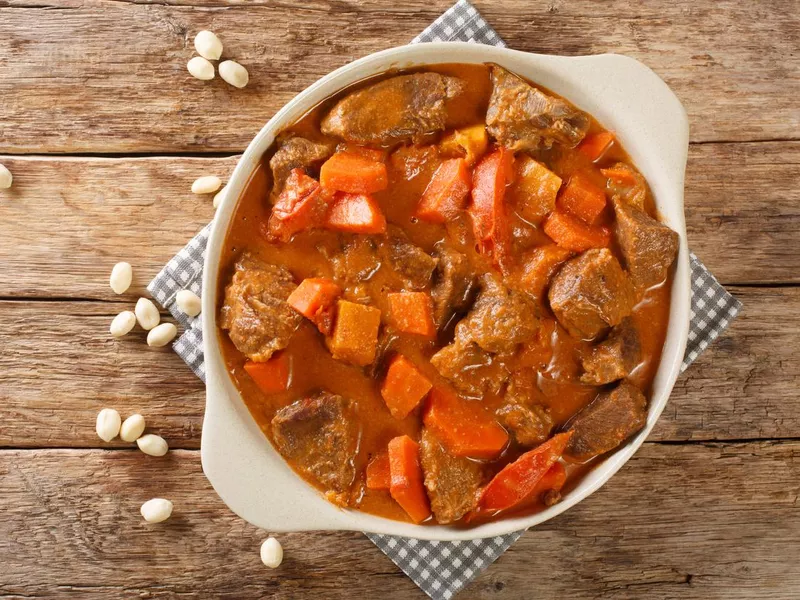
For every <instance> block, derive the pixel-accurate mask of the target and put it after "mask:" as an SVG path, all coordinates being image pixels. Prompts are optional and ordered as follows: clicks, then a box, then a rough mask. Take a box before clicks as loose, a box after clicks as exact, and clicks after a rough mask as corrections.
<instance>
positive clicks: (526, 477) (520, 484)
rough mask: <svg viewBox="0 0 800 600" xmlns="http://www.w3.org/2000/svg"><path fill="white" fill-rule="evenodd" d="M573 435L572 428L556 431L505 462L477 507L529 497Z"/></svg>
mask: <svg viewBox="0 0 800 600" xmlns="http://www.w3.org/2000/svg"><path fill="white" fill-rule="evenodd" d="M571 435H572V432H571V431H568V432H566V433H559V434H556V435H554V436H553V437H551V438H550V439H549V440H547V441H546V442H545V443H544V444H542V445H540V446H537V447H536V448H534V449H533V450H530V451H528V452H526V453H525V454H523V455H522V456H520V457H519V458H518V459H517V460H515V461H514V462H513V463H511V464H509V465H506V466H505V467H504V468H503V470H502V471H500V472H499V473H498V474H497V475H495V476H494V479H492V480H491V481H490V482H489V483H488V485H487V486H486V487H485V488H483V492H482V493H481V497H480V499H479V500H478V510H480V511H491V512H494V511H498V510H506V509H509V508H512V507H514V506H517V505H518V504H520V503H522V502H523V501H525V500H527V499H529V498H530V497H531V496H532V495H533V494H534V493H535V492H536V488H537V485H538V483H539V482H540V481H541V480H542V477H543V476H544V475H545V473H547V472H548V471H549V470H550V468H551V467H552V466H553V465H554V464H555V463H556V461H558V459H559V458H561V454H562V453H563V452H564V448H566V446H567V442H569V438H570V436H571Z"/></svg>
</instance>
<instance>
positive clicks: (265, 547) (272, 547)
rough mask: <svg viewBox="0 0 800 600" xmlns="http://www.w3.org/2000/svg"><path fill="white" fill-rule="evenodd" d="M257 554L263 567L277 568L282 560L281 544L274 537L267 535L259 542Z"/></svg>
mask: <svg viewBox="0 0 800 600" xmlns="http://www.w3.org/2000/svg"><path fill="white" fill-rule="evenodd" d="M259 555H260V556H261V562H262V563H264V566H265V567H269V568H270V569H277V568H278V567H280V566H281V563H282V562H283V546H281V543H280V542H279V541H278V540H276V539H275V538H274V537H269V538H267V539H265V540H264V543H263V544H261V550H260V552H259Z"/></svg>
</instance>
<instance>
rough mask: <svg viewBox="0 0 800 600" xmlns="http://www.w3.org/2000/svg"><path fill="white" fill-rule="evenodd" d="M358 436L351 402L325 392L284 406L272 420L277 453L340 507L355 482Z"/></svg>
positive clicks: (358, 432)
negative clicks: (319, 486) (323, 490)
mask: <svg viewBox="0 0 800 600" xmlns="http://www.w3.org/2000/svg"><path fill="white" fill-rule="evenodd" d="M360 436H361V432H360V431H359V426H358V420H357V419H356V416H355V407H354V405H353V403H352V402H351V401H350V400H347V399H345V398H343V397H342V396H337V395H335V394H330V393H327V392H322V393H319V394H317V395H316V396H313V397H310V398H303V399H301V400H298V401H296V402H294V403H293V404H290V405H289V406H285V407H284V408H281V409H280V410H279V411H278V412H277V413H275V417H274V418H273V419H272V439H273V441H274V442H275V447H276V448H277V450H278V452H280V453H281V454H282V455H283V456H284V457H285V458H286V459H287V460H289V461H291V462H292V464H293V465H294V466H295V467H296V468H297V469H299V470H300V471H302V472H303V473H304V474H306V475H307V476H308V477H310V478H311V479H313V480H314V481H316V482H317V483H318V484H319V485H321V486H322V487H323V489H325V490H326V491H327V493H328V494H327V495H328V498H329V499H330V500H332V501H335V502H337V503H338V504H341V505H344V504H346V503H347V496H348V494H347V492H348V491H349V490H350V486H351V485H352V484H353V480H354V479H355V473H356V470H355V464H354V459H355V456H356V453H357V452H358V445H359V439H360Z"/></svg>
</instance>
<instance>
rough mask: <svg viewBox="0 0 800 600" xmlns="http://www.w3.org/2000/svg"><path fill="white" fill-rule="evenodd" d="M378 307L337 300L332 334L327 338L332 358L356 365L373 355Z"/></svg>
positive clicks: (378, 323) (378, 324)
mask: <svg viewBox="0 0 800 600" xmlns="http://www.w3.org/2000/svg"><path fill="white" fill-rule="evenodd" d="M380 326H381V311H380V310H378V309H377V308H374V307H372V306H364V305H363V304H356V303H355V302H349V301H347V300H339V304H338V311H337V315H336V324H335V325H334V326H333V336H332V337H331V338H330V340H329V342H328V347H329V348H330V350H331V354H332V355H333V358H335V359H337V360H343V361H345V362H349V363H352V364H354V365H358V366H360V367H363V366H366V365H368V364H370V363H371V362H372V361H373V360H374V359H375V349H376V347H377V345H378V329H379V328H380Z"/></svg>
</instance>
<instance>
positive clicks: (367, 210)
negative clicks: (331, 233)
mask: <svg viewBox="0 0 800 600" xmlns="http://www.w3.org/2000/svg"><path fill="white" fill-rule="evenodd" d="M325 224H326V226H327V227H328V228H329V229H336V230H338V231H349V232H352V233H386V218H385V217H384V216H383V213H382V212H381V209H380V207H379V206H378V203H377V202H375V200H374V199H373V197H372V196H370V195H368V194H346V193H344V192H338V193H336V195H335V196H334V198H333V203H332V205H331V208H330V211H329V212H328V218H327V220H326V222H325Z"/></svg>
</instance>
